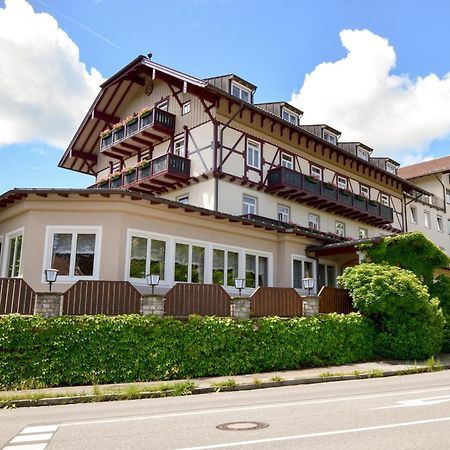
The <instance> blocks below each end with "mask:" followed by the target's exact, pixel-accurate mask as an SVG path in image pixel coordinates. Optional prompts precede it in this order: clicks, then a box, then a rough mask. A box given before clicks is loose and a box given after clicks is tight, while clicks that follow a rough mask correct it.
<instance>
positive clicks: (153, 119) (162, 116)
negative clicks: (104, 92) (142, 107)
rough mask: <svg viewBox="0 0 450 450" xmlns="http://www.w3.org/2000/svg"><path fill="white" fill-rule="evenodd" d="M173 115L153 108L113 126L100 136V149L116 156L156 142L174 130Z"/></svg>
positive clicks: (133, 152)
mask: <svg viewBox="0 0 450 450" xmlns="http://www.w3.org/2000/svg"><path fill="white" fill-rule="evenodd" d="M175 117H176V116H175V115H174V114H171V113H169V112H167V111H163V110H162V109H158V108H153V109H151V110H149V111H147V112H146V113H144V114H142V115H141V116H136V117H135V118H133V119H131V120H130V121H128V123H126V124H124V125H123V126H119V127H117V126H116V127H115V129H114V130H112V132H111V133H110V134H108V135H106V136H105V135H103V136H101V137H100V151H101V152H103V153H108V154H112V155H114V154H115V155H117V156H131V155H133V154H135V153H137V152H138V151H139V150H140V149H143V148H146V147H149V146H150V145H154V144H157V143H159V142H161V141H162V140H164V138H165V137H167V136H170V135H173V134H174V132H175Z"/></svg>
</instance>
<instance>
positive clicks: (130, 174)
mask: <svg viewBox="0 0 450 450" xmlns="http://www.w3.org/2000/svg"><path fill="white" fill-rule="evenodd" d="M123 178H124V179H123V184H130V183H134V182H135V181H136V170H135V169H134V168H133V169H130V170H128V171H127V172H125V174H124V176H123Z"/></svg>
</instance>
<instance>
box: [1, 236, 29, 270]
mask: <svg viewBox="0 0 450 450" xmlns="http://www.w3.org/2000/svg"><path fill="white" fill-rule="evenodd" d="M18 236H22V246H21V248H20V257H19V260H20V263H19V273H18V274H17V275H15V276H13V277H11V278H22V275H23V272H22V267H23V266H22V258H23V244H24V239H25V227H21V228H17V229H16V230H13V231H10V232H9V233H6V234H5V240H4V241H3V245H2V253H3V258H2V260H3V264H2V268H3V271H2V276H3V277H8V260H9V241H10V240H11V239H14V238H16V237H18ZM4 247H6V249H5V248H4ZM16 249H17V247H16V246H14V253H15V252H16ZM0 256H1V255H0ZM14 259H16V258H14ZM0 261H1V260H0Z"/></svg>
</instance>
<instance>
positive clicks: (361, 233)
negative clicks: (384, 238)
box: [358, 227, 369, 239]
mask: <svg viewBox="0 0 450 450" xmlns="http://www.w3.org/2000/svg"><path fill="white" fill-rule="evenodd" d="M368 237H369V230H368V229H367V228H361V227H360V228H359V229H358V239H367V238H368Z"/></svg>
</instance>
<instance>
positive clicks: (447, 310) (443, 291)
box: [429, 275, 450, 352]
mask: <svg viewBox="0 0 450 450" xmlns="http://www.w3.org/2000/svg"><path fill="white" fill-rule="evenodd" d="M429 291H430V295H431V296H432V297H437V298H438V299H439V302H440V303H441V308H442V311H443V312H444V316H445V322H446V323H445V326H444V341H443V343H442V351H444V352H450V277H447V276H445V275H440V276H439V277H437V278H436V279H435V280H434V283H433V284H431V286H430V288H429Z"/></svg>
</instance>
